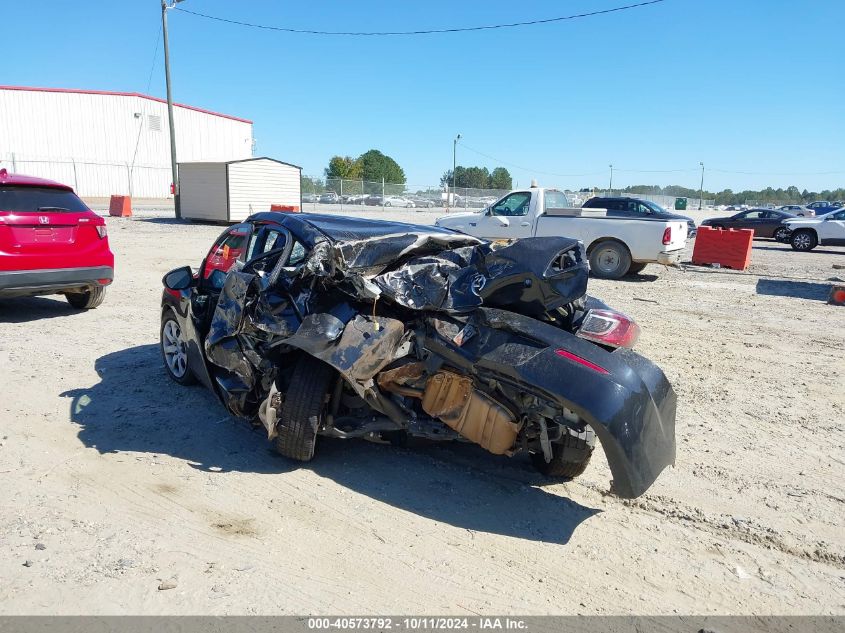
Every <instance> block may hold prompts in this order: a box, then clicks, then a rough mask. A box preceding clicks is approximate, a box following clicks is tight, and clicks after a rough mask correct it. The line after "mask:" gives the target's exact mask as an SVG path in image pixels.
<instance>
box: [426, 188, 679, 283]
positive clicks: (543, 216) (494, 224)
mask: <svg viewBox="0 0 845 633" xmlns="http://www.w3.org/2000/svg"><path fill="white" fill-rule="evenodd" d="M435 224H436V225H437V226H442V227H444V228H449V229H454V230H456V231H460V232H462V233H468V234H469V235H473V236H475V237H480V238H482V239H488V240H513V239H519V238H522V237H549V236H561V237H573V238H576V239H579V240H581V241H582V242H583V243H584V246H585V247H586V249H587V255H588V256H589V258H590V269H591V270H592V273H593V274H594V275H595V276H597V277H604V278H606V279H619V278H620V277H623V276H624V275H628V274H635V273H638V272H640V271H641V270H642V269H643V268H645V267H646V264H649V263H653V262H655V263H659V264H672V263H675V262H677V261H678V260H679V259H680V257H681V252H682V251H683V249H684V246H686V241H687V226H686V223H685V222H684V221H683V220H661V219H656V218H655V219H652V218H642V219H639V218H617V217H607V210H606V209H579V208H574V207H573V206H572V204H571V202H570V201H569V198H568V197H567V196H566V194H565V193H564V192H563V191H558V190H556V189H544V188H540V187H534V186H532V187H531V188H530V189H525V190H517V191H512V192H510V193H509V194H507V195H506V196H505V197H504V198H501V199H500V200H499V201H498V202H495V203H493V204H491V205H490V206H489V207H487V208H485V209H482V210H480V211H476V212H471V213H450V214H449V215H446V216H443V217H441V218H438V219H437V221H436V222H435Z"/></svg>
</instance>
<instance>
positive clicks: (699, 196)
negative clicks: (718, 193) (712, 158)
mask: <svg viewBox="0 0 845 633" xmlns="http://www.w3.org/2000/svg"><path fill="white" fill-rule="evenodd" d="M698 164H699V165H701V187H699V189H698V210H699V211H701V204H702V199H703V198H704V163H698Z"/></svg>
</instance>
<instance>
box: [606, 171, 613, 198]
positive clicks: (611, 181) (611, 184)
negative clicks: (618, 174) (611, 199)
mask: <svg viewBox="0 0 845 633" xmlns="http://www.w3.org/2000/svg"><path fill="white" fill-rule="evenodd" d="M607 189H608V191H610V195H613V165H610V186H608V188H607Z"/></svg>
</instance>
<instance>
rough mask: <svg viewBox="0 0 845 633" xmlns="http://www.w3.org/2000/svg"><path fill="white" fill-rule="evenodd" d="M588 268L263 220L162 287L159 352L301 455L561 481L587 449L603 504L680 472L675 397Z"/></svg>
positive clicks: (527, 253)
mask: <svg viewBox="0 0 845 633" xmlns="http://www.w3.org/2000/svg"><path fill="white" fill-rule="evenodd" d="M588 272H589V266H588V263H587V260H586V257H585V253H584V249H583V245H582V244H581V243H580V242H578V241H577V240H574V239H569V238H563V237H540V238H529V239H523V240H518V241H516V242H514V243H512V244H510V245H507V246H501V245H496V244H490V243H487V242H484V241H481V240H478V239H476V238H473V237H470V236H467V235H463V234H459V233H454V232H452V231H449V230H447V229H441V228H437V227H431V226H415V225H410V224H401V223H396V222H384V221H377V220H368V219H358V218H347V217H341V216H330V215H315V214H288V213H272V212H271V213H259V214H256V215H253V216H252V217H250V218H248V219H247V221H246V222H244V223H242V224H238V225H235V226H233V227H230V228H228V229H226V230H225V231H224V232H223V234H222V235H221V236H220V237H219V238H218V239H217V241H216V242H215V244H214V245H213V246H212V248H211V250H210V251H209V253H208V255H207V256H206V258H205V259H204V260H203V261H202V263H201V264H200V267H199V269H198V270H197V271H194V270H193V269H192V268H191V267H189V266H186V267H184V268H179V269H176V270H173V271H171V272H169V273H168V274H167V275H166V276H165V277H164V280H163V281H164V286H165V289H164V293H163V295H162V309H161V352H162V357H163V359H164V365H165V368H166V370H167V373H168V375H169V376H170V377H171V378H172V379H173V380H175V381H176V382H178V383H180V384H183V385H187V384H190V383H193V382H196V381H199V382H201V383H202V384H203V385H205V386H206V387H207V388H208V389H210V390H211V391H213V392H214V393H215V394H216V395H217V396H218V397H219V398H220V400H221V402H222V403H223V405H224V406H225V407H226V408H227V409H228V410H229V411H230V412H231V413H232V414H233V415H235V416H238V417H242V418H245V419H247V420H249V421H250V422H252V423H253V424H255V425H256V426H259V427H263V428H264V429H266V432H267V435H268V438H269V440H270V441H272V442H274V444H275V447H276V449H277V450H278V451H279V452H280V453H281V454H282V455H285V456H286V457H289V458H291V459H294V460H300V461H308V460H310V459H312V458H313V456H314V453H315V448H316V446H317V437H318V436H320V435H322V436H328V437H336V438H367V439H373V440H377V441H389V442H393V443H402V442H404V441H406V440H407V439H408V438H415V437H421V438H426V439H429V440H446V441H454V440H461V441H469V442H474V443H476V444H479V445H480V446H482V447H484V448H485V449H486V450H488V451H490V452H491V453H494V454H503V455H514V454H517V453H527V454H528V455H530V458H531V461H532V462H533V464H534V465H535V466H536V468H537V469H538V470H539V471H541V472H542V473H544V474H545V475H547V476H549V477H552V478H557V479H571V478H574V477H577V476H578V475H580V474H581V473H582V472H584V470H585V469H586V467H587V464H588V462H589V460H590V457H591V455H592V452H593V449H594V447H595V443H596V437H598V438H599V439H600V440H601V446H602V448H603V449H604V451H605V454H606V456H607V461H608V464H609V466H610V469H611V471H612V474H613V482H612V490H613V492H615V493H616V494H617V495H619V496H622V497H636V496H638V495H640V494H642V493H643V492H645V490H647V489H648V487H649V486H650V485H651V484H652V483H653V482H654V481H655V479H656V478H657V476H658V475H659V474H660V472H661V471H662V470H663V469H664V468H665V467H666V466H667V465H670V464H673V463H674V460H675V404H676V398H675V393H674V391H673V390H672V387H671V385H670V384H669V382H668V381H667V379H666V377H665V375H664V374H663V372H662V371H661V370H660V369H659V368H658V367H657V366H655V365H654V364H653V363H651V362H650V361H648V360H647V359H645V358H643V357H642V356H640V355H638V354H636V353H635V352H633V351H631V349H630V348H631V347H632V346H633V345H634V343H635V342H636V339H637V336H638V334H639V327H638V326H637V324H636V323H635V322H634V321H633V320H631V319H630V318H629V317H627V316H625V315H624V314H621V313H619V312H616V311H615V310H612V309H610V308H609V307H608V306H607V305H605V304H603V303H602V302H600V301H598V300H597V299H595V298H593V297H590V296H588V295H587V294H586V290H587V279H588Z"/></svg>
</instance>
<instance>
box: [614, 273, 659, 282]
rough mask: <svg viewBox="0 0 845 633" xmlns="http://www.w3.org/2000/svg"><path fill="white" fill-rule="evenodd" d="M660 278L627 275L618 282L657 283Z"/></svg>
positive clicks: (645, 275)
mask: <svg viewBox="0 0 845 633" xmlns="http://www.w3.org/2000/svg"><path fill="white" fill-rule="evenodd" d="M659 278H660V277H659V276H658V275H650V274H648V273H635V274H633V275H625V276H624V277H622V278H621V279H619V280H618V281H629V282H632V283H644V282H652V281H657V280H658V279H659Z"/></svg>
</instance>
